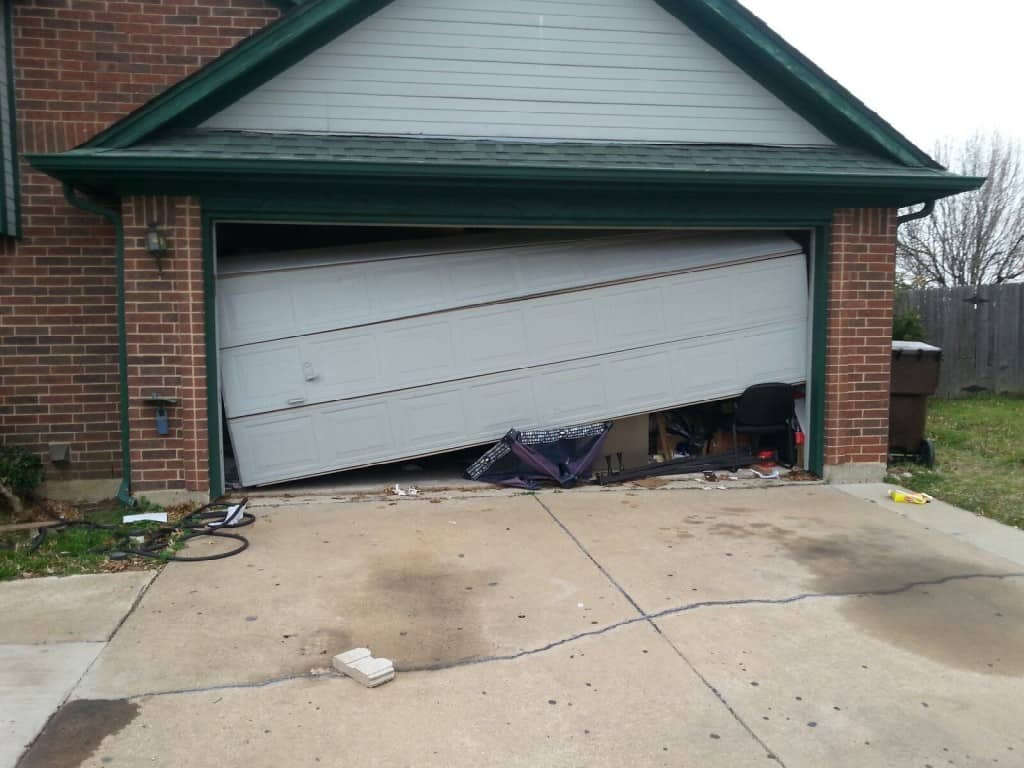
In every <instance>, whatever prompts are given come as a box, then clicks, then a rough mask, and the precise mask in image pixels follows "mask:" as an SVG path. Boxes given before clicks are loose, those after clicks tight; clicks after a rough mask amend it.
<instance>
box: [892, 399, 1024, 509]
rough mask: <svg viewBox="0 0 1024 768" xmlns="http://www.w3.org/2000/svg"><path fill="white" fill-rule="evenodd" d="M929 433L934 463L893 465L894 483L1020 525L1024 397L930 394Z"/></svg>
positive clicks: (1023, 484) (1023, 501) (1023, 506)
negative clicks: (942, 397) (928, 465)
mask: <svg viewBox="0 0 1024 768" xmlns="http://www.w3.org/2000/svg"><path fill="white" fill-rule="evenodd" d="M928 435H929V437H931V439H932V440H934V441H935V454H936V462H935V468H934V469H925V468H923V467H920V466H915V465H900V466H898V467H893V474H894V475H895V476H896V477H895V478H894V482H897V483H899V484H900V485H903V486H905V487H907V488H910V489H912V490H915V491H923V492H925V493H928V494H931V495H932V496H934V497H936V498H937V499H942V500H943V501H946V502H949V503H950V504H955V505H956V506H958V507H963V508H964V509H969V510H971V511H972V512H977V513H978V514H980V515H985V516H986V517H991V518H992V519H994V520H999V521H1000V522H1003V523H1006V524H1008V525H1015V526H1017V527H1018V528H1024V398H1012V397H1005V396H995V395H975V396H972V397H968V398H964V399H961V400H937V399H933V400H932V401H931V402H930V404H929V407H928ZM908 472H909V473H911V475H912V476H911V477H902V476H901V473H908Z"/></svg>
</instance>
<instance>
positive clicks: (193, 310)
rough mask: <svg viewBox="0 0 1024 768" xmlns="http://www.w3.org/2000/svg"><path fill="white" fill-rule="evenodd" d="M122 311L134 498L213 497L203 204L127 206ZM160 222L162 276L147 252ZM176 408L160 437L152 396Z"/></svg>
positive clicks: (163, 200)
mask: <svg viewBox="0 0 1024 768" xmlns="http://www.w3.org/2000/svg"><path fill="white" fill-rule="evenodd" d="M123 216H124V236H125V310H126V320H127V331H128V394H129V401H130V405H129V413H130V415H131V459H132V491H133V493H135V494H142V495H145V493H146V491H147V490H149V491H152V490H173V491H190V492H197V493H200V494H202V493H205V492H207V491H209V476H208V459H209V457H208V449H207V424H206V357H205V356H206V344H205V336H204V307H203V252H202V231H201V220H200V211H199V202H198V201H197V200H195V199H194V198H175V197H130V198H126V199H125V200H124V204H123ZM151 222H155V223H156V224H157V225H158V227H159V228H160V229H161V230H162V231H163V233H164V234H165V236H166V238H167V243H168V254H167V256H166V257H164V258H163V259H162V260H161V269H160V270H158V269H157V263H156V260H155V259H154V258H153V257H152V256H151V255H150V254H149V253H148V252H147V251H146V249H145V237H146V231H147V229H148V228H149V224H150V223H151ZM154 392H155V393H158V394H160V395H163V396H166V397H173V398H177V399H178V400H179V403H178V405H176V406H172V407H171V408H169V409H168V415H169V417H170V433H169V434H168V435H166V436H160V435H158V434H157V429H156V422H155V408H154V407H153V406H152V405H147V404H146V402H145V400H146V398H147V397H150V396H151V395H152V394H153V393H154Z"/></svg>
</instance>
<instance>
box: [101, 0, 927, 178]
mask: <svg viewBox="0 0 1024 768" xmlns="http://www.w3.org/2000/svg"><path fill="white" fill-rule="evenodd" d="M283 1H284V0H282V2H283ZM389 2H390V0H309V2H305V3H301V4H299V5H298V6H297V7H296V8H295V9H294V10H292V11H290V12H288V13H287V14H285V15H284V16H283V17H282V18H281V19H279V20H278V21H277V22H275V23H273V24H271V25H270V26H268V27H266V28H265V29H263V30H261V31H260V32H257V33H256V34H254V35H253V36H252V37H250V38H249V39H247V40H245V41H244V42H242V43H240V44H239V45H237V46H236V47H235V48H233V49H231V50H230V51H228V52H227V53H225V54H224V55H222V56H221V57H220V58H218V59H216V60H215V61H213V62H211V63H210V64H209V65H207V66H206V67H204V68H202V69H201V70H199V71H198V72H196V73H195V74H193V75H192V76H190V77H188V78H186V79H185V80H182V81H181V82H180V83H178V84H177V85H175V86H174V87H172V88H170V89H169V90H167V91H165V92H164V93H163V94H161V95H160V96H158V97H156V98H155V99H153V100H152V101H150V102H148V103H147V104H145V105H143V106H142V107H140V108H139V109H138V110H136V111H135V112H133V113H132V114H130V115H128V116H127V117H125V118H124V119H122V120H121V121H119V122H117V123H115V124H114V125H113V126H111V127H110V128H108V129H107V130H105V131H103V132H102V133H100V134H98V135H97V136H96V137H95V138H94V139H92V140H91V141H89V142H88V143H87V144H85V145H84V146H86V147H97V148H98V147H104V148H116V147H127V146H130V145H132V144H135V143H137V142H140V141H142V140H144V139H146V138H149V137H153V136H157V135H167V134H169V133H173V132H180V131H183V130H187V129H190V128H194V127H196V126H197V125H199V124H201V123H202V122H203V121H204V120H206V119H207V118H209V117H211V116H212V115H214V114H216V113H217V112H219V111H221V110H222V109H224V108H226V107H227V106H229V105H230V104H232V103H234V102H235V101H237V100H238V99H239V98H241V97H242V96H243V95H245V94H246V93H248V92H250V91H251V90H253V89H254V88H256V87H257V86H259V85H261V84H263V83H264V82H266V81H267V80H269V79H271V78H272V77H274V76H275V75H277V74H279V73H280V72H283V71H284V70H285V69H287V68H288V67H290V66H291V65H293V64H295V63H297V62H299V61H301V60H302V59H304V58H305V57H306V56H308V55H309V54H310V53H312V52H313V51H315V50H317V49H318V48H320V47H322V46H323V45H326V44H327V43H328V42H330V41H331V40H333V39H334V38H336V37H338V36H339V35H341V34H342V33H344V32H345V31H346V30H348V29H350V28H351V27H352V26H354V25H355V24H357V23H358V22H360V21H362V20H363V19H365V18H367V17H368V16H370V15H371V14H373V13H375V12H376V11H377V10H379V9H381V8H383V7H384V6H386V5H388V3H389ZM657 2H659V3H660V4H661V5H662V6H663V7H664V8H665V9H666V10H668V11H669V12H670V13H672V14H673V15H674V16H676V17H677V18H679V19H680V21H682V22H683V23H684V24H687V25H688V26H689V27H691V28H692V29H693V30H694V32H696V33H697V34H699V35H701V36H702V37H703V38H704V39H705V40H707V41H708V42H709V43H710V44H711V45H713V46H715V47H716V48H718V49H719V50H720V51H721V52H722V53H723V54H724V55H726V56H727V57H729V58H730V59H732V60H733V61H735V62H736V64H737V65H739V66H740V67H742V68H743V69H744V70H745V71H747V73H748V74H750V75H751V76H753V77H754V78H755V79H757V80H758V81H760V82H761V83H762V84H763V85H765V86H766V87H767V88H768V89H769V90H770V91H772V92H773V93H775V94H776V95H777V96H778V97H779V98H781V99H782V100H783V101H784V102H785V103H787V104H788V105H789V106H790V108H792V109H794V110H795V111H797V112H798V113H799V114H801V115H802V116H803V117H804V118H805V119H807V120H809V121H810V122H811V123H812V124H814V125H815V126H816V127H818V128H819V130H822V131H823V132H825V133H826V135H828V136H829V137H830V138H832V139H833V140H834V141H836V142H837V143H839V144H846V145H850V146H854V147H859V148H862V149H866V150H869V151H873V152H875V153H881V154H883V155H884V156H886V157H889V158H891V159H893V160H896V161H897V162H900V163H902V164H904V165H907V166H912V167H913V166H920V167H929V168H936V167H937V166H936V164H935V163H934V161H933V160H931V158H929V157H928V155H927V154H925V153H924V152H922V151H921V150H920V149H918V148H917V147H915V146H914V145H913V144H912V143H911V142H910V141H909V140H907V139H906V138H905V137H904V136H902V135H901V134H900V133H899V132H898V131H896V130H895V129H894V128H892V126H890V125H889V124H888V123H886V122H885V121H884V120H882V119H881V118H880V117H879V116H878V115H876V114H875V113H873V112H871V111H870V110H869V109H868V108H867V107H865V106H864V104H863V103H861V102H860V101H858V100H857V99H856V98H854V97H853V96H852V95H851V94H850V93H849V92H848V91H846V90H845V89H844V88H842V86H840V85H839V84H838V83H836V82H835V81H834V80H832V79H831V78H829V77H828V76H827V75H826V74H825V73H824V72H823V71H822V70H821V69H820V68H818V67H817V66H815V65H814V64H813V63H811V62H810V61H809V60H808V59H807V58H806V57H804V56H802V55H801V54H800V53H799V52H797V51H796V50H795V49H794V48H793V47H792V46H790V45H789V44H788V43H786V42H785V41H784V40H782V38H781V37H779V36H778V35H777V34H775V33H774V32H772V31H771V30H770V29H769V28H768V27H767V26H766V25H765V24H764V23H763V22H761V21H760V20H759V19H757V17H756V16H754V15H753V14H751V13H749V12H748V11H747V10H746V9H744V8H743V7H742V6H741V5H740V4H739V3H737V2H735V0H657Z"/></svg>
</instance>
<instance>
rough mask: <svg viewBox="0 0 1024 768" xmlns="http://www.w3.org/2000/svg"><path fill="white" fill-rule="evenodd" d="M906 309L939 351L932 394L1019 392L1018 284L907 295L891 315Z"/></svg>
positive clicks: (1023, 370) (1023, 375) (1023, 325)
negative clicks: (917, 318) (937, 375)
mask: <svg viewBox="0 0 1024 768" xmlns="http://www.w3.org/2000/svg"><path fill="white" fill-rule="evenodd" d="M907 308H911V309H916V310H917V311H918V312H919V313H920V315H921V321H922V323H923V324H924V328H925V341H927V342H928V343H929V344H934V345H935V346H937V347H942V373H941V376H940V381H939V390H938V392H937V394H938V395H940V396H942V397H957V396H962V395H964V394H967V393H969V392H981V391H990V392H1009V393H1014V394H1022V393H1024V284H1014V285H987V286H983V287H981V288H935V289H926V290H917V291H908V292H906V293H904V294H902V295H901V296H900V297H899V298H898V299H897V302H896V311H897V312H899V311H901V310H903V309H907Z"/></svg>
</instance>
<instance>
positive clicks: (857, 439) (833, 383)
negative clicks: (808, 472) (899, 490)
mask: <svg viewBox="0 0 1024 768" xmlns="http://www.w3.org/2000/svg"><path fill="white" fill-rule="evenodd" d="M831 250H832V253H831V265H830V271H829V300H828V351H827V354H826V358H825V360H826V362H825V398H826V400H825V464H826V465H832V466H835V465H843V464H849V463H853V462H856V463H866V464H871V463H873V464H879V463H884V462H885V461H886V455H887V453H888V435H889V363H890V359H891V341H892V302H893V283H894V279H895V268H896V211H895V210H892V209H852V210H840V211H836V213H835V217H834V219H833V221H832V238H831Z"/></svg>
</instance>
